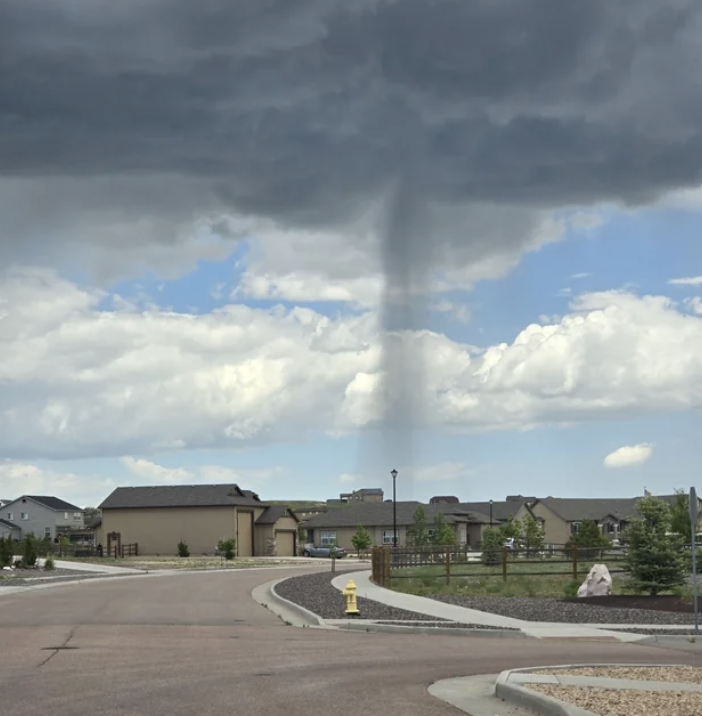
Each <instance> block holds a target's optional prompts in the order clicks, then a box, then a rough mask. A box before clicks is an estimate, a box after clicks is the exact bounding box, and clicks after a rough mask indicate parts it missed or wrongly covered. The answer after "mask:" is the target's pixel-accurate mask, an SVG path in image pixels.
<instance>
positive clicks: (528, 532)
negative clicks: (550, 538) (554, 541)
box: [522, 515, 544, 551]
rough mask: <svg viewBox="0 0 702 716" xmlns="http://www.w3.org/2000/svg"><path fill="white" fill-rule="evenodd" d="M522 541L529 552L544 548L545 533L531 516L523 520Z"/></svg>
mask: <svg viewBox="0 0 702 716" xmlns="http://www.w3.org/2000/svg"><path fill="white" fill-rule="evenodd" d="M522 541H523V542H524V548H525V549H527V550H534V551H538V550H542V549H543V548H544V531H543V529H542V527H541V525H540V524H539V522H538V521H537V520H536V519H534V517H532V516H531V515H527V516H526V517H525V518H524V519H523V520H522Z"/></svg>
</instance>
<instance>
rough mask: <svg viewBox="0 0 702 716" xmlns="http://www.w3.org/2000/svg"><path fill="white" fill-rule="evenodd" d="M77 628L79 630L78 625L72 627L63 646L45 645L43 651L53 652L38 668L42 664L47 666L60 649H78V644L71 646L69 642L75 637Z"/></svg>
mask: <svg viewBox="0 0 702 716" xmlns="http://www.w3.org/2000/svg"><path fill="white" fill-rule="evenodd" d="M77 630H78V627H77V626H74V627H72V628H71V631H70V632H69V633H68V636H67V637H66V641H64V642H63V644H61V646H45V647H43V648H42V651H50V652H51V654H49V656H47V657H46V659H44V661H42V662H41V664H39V665H38V666H37V669H41V667H42V666H45V665H46V664H48V663H49V662H50V661H51V660H52V659H53V658H54V657H55V656H56V654H58V653H59V651H65V650H68V649H78V647H77V646H69V642H70V641H71V639H73V636H74V635H75V633H76V631H77Z"/></svg>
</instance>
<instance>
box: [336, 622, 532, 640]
mask: <svg viewBox="0 0 702 716" xmlns="http://www.w3.org/2000/svg"><path fill="white" fill-rule="evenodd" d="M329 626H331V625H329ZM334 626H335V627H336V628H337V629H346V630H347V631H365V632H381V633H385V634H430V635H431V634H433V635H437V636H438V635H441V636H458V637H473V638H478V637H480V638H481V639H485V638H488V639H531V638H532V637H530V636H529V635H528V634H525V633H524V632H522V631H519V630H515V631H511V630H508V629H457V628H451V627H421V626H420V627H418V626H406V625H403V624H397V625H395V624H372V623H368V622H363V623H361V622H359V623H356V624H354V623H353V622H348V623H346V624H335V625H334Z"/></svg>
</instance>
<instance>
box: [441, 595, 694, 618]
mask: <svg viewBox="0 0 702 716" xmlns="http://www.w3.org/2000/svg"><path fill="white" fill-rule="evenodd" d="M624 598H625V599H631V597H628V596H626V595H624ZM432 599H436V600H437V601H439V602H444V603H446V604H456V605H457V606H459V607H468V608H469V609H478V610H480V611H483V612H490V613H491V614H501V615H502V616H506V617H513V618H514V619H523V620H525V621H536V622H541V621H543V622H554V623H560V624H626V625H629V624H680V625H683V626H686V625H689V624H691V623H692V614H691V613H690V612H689V611H687V610H686V611H668V610H662V609H660V608H658V609H651V608H649V607H648V606H647V602H646V601H645V600H646V597H638V598H636V597H635V598H634V599H637V600H638V602H637V606H636V607H633V606H631V602H629V604H628V606H626V607H624V606H621V605H623V604H624V603H625V602H623V601H622V602H617V601H616V600H617V599H619V596H618V595H615V596H614V597H613V598H610V597H605V598H604V599H610V601H609V602H607V603H605V604H598V603H597V602H596V601H595V599H599V597H598V598H595V597H589V598H584V599H549V598H545V597H502V596H480V597H471V596H465V595H435V596H433V597H432ZM657 599H660V598H657ZM675 599H676V598H675V597H673V598H672V600H669V601H671V602H672V601H673V600H675ZM658 603H659V604H661V603H662V602H658Z"/></svg>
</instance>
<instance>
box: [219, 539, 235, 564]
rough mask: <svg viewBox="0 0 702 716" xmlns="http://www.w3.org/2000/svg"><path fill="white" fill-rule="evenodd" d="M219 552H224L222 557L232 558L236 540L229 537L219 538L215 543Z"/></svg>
mask: <svg viewBox="0 0 702 716" xmlns="http://www.w3.org/2000/svg"><path fill="white" fill-rule="evenodd" d="M217 547H218V549H219V551H220V552H222V553H223V554H224V559H234V550H235V549H236V540H235V539H234V538H233V537H232V538H231V539H225V540H220V543H219V544H218V545H217Z"/></svg>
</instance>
